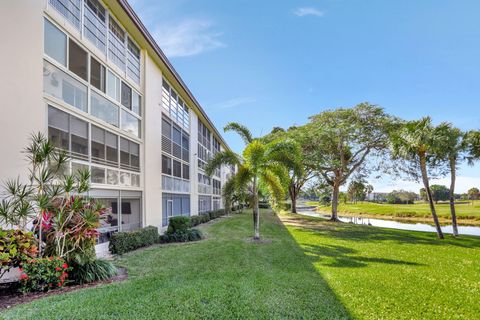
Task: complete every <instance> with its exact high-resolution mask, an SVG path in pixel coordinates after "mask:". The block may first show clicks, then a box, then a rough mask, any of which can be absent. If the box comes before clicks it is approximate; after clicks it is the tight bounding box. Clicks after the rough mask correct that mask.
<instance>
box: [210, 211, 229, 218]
mask: <svg viewBox="0 0 480 320" xmlns="http://www.w3.org/2000/svg"><path fill="white" fill-rule="evenodd" d="M208 214H209V216H210V220H213V219H217V218H220V217H221V216H223V215H225V214H226V212H225V210H224V209H219V210H215V211H210V212H209V213H208Z"/></svg>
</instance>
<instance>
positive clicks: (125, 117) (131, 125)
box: [122, 110, 140, 137]
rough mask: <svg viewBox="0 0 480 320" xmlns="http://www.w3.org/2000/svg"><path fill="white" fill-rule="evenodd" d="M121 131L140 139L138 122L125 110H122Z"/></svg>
mask: <svg viewBox="0 0 480 320" xmlns="http://www.w3.org/2000/svg"><path fill="white" fill-rule="evenodd" d="M122 129H123V130H125V131H127V132H130V133H131V134H133V135H135V136H137V137H140V120H138V119H137V118H135V117H134V116H133V115H131V114H130V113H128V112H126V111H125V110H122Z"/></svg>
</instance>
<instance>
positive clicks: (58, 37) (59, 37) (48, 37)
mask: <svg viewBox="0 0 480 320" xmlns="http://www.w3.org/2000/svg"><path fill="white" fill-rule="evenodd" d="M44 22H45V25H44V32H45V34H44V44H43V46H44V51H45V53H46V54H47V55H48V56H50V57H51V58H53V59H55V60H56V61H58V62H59V63H61V64H62V65H64V66H66V65H67V35H66V34H65V33H63V32H62V31H60V30H59V29H58V28H57V27H55V26H54V25H53V24H52V23H51V22H50V21H48V20H47V19H45V20H44Z"/></svg>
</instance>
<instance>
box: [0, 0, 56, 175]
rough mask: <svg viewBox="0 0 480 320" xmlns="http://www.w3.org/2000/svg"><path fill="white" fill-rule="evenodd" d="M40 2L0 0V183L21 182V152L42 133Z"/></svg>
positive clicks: (24, 169)
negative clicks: (0, 99) (31, 138)
mask: <svg viewBox="0 0 480 320" xmlns="http://www.w3.org/2000/svg"><path fill="white" fill-rule="evenodd" d="M43 7H44V1H40V0H37V1H31V0H15V1H0V13H1V19H0V28H1V29H0V30H2V49H1V50H0V59H1V60H0V61H2V72H1V74H0V96H1V97H2V102H1V105H0V108H1V110H2V116H1V117H0V137H1V138H0V147H1V149H2V150H3V152H2V158H1V161H0V180H1V182H4V180H6V179H9V178H16V177H17V176H20V177H21V178H22V179H25V178H26V177H27V175H28V168H27V162H26V161H25V155H24V154H22V150H23V149H24V148H25V147H26V146H27V144H28V142H29V137H30V135H31V134H32V133H36V132H39V131H42V132H45V128H46V122H47V119H46V105H45V104H44V103H43V99H42V96H43V94H42V93H43V85H42V83H43V59H42V55H43V17H42V10H43Z"/></svg>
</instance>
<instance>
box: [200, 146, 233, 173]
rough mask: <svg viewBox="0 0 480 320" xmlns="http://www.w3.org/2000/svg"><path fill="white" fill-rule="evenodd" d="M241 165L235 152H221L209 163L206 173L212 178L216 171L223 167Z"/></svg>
mask: <svg viewBox="0 0 480 320" xmlns="http://www.w3.org/2000/svg"><path fill="white" fill-rule="evenodd" d="M239 164H240V159H239V157H238V155H237V154H236V153H235V152H233V151H229V150H227V151H221V152H218V153H217V154H215V156H214V157H213V158H212V159H210V161H208V163H207V166H206V168H205V173H206V174H207V175H208V176H211V175H212V174H213V172H214V171H215V170H216V169H219V168H220V167H221V166H222V165H232V166H236V165H239Z"/></svg>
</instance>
